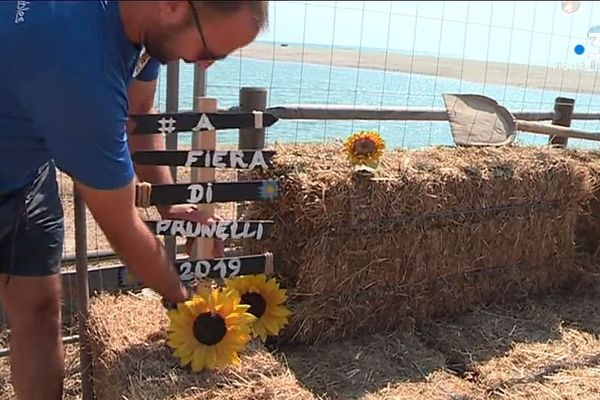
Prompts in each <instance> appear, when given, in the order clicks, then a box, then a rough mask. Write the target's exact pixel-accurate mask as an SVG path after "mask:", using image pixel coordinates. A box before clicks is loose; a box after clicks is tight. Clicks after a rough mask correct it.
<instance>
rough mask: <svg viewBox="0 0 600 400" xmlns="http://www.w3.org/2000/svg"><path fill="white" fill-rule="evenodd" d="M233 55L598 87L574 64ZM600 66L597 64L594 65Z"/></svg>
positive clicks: (535, 85)
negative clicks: (544, 64) (543, 64)
mask: <svg viewBox="0 0 600 400" xmlns="http://www.w3.org/2000/svg"><path fill="white" fill-rule="evenodd" d="M235 55H237V56H239V55H241V56H242V57H246V58H253V59H261V60H277V61H295V62H304V63H313V64H325V65H335V66H340V67H360V68H372V69H378V70H387V71H395V72H406V73H416V74H424V75H431V76H436V75H437V76H441V77H448V78H456V79H462V80H465V81H470V82H478V83H483V82H485V83H487V84H499V85H514V86H519V87H527V88H531V89H546V90H557V91H560V90H562V91H566V92H576V93H577V92H579V93H581V92H596V91H598V89H600V79H598V76H597V75H598V72H596V71H589V70H587V71H586V70H576V68H575V66H574V65H571V66H569V68H561V66H559V65H550V66H548V67H538V66H527V65H525V64H505V63H497V62H487V63H486V62H482V61H475V60H462V59H457V58H438V57H429V56H418V55H415V56H411V55H402V54H391V53H390V54H387V55H386V53H385V51H381V52H373V51H361V52H358V51H354V50H346V49H334V50H333V51H331V49H330V48H308V47H307V48H304V49H303V48H302V46H297V45H296V46H294V45H288V46H286V47H284V46H281V45H280V44H279V43H275V44H270V43H269V44H267V43H252V44H251V45H249V46H247V47H246V48H244V49H242V50H240V51H238V52H237V53H235ZM598 67H600V65H598Z"/></svg>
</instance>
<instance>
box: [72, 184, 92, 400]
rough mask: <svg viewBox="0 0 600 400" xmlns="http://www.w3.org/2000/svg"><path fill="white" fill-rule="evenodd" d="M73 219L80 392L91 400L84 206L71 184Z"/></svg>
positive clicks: (84, 399) (85, 398) (90, 355)
mask: <svg viewBox="0 0 600 400" xmlns="http://www.w3.org/2000/svg"><path fill="white" fill-rule="evenodd" d="M73 202H74V208H75V210H74V218H75V258H76V260H77V265H76V271H77V316H78V318H77V320H78V330H79V363H80V370H81V392H82V399H83V400H93V398H94V391H93V383H92V381H93V376H92V353H91V349H90V345H89V338H88V336H87V329H86V328H87V319H88V313H89V298H90V297H89V296H90V292H89V280H88V263H87V223H86V222H87V221H86V220H87V218H86V213H85V210H86V204H85V201H84V200H83V198H82V197H81V194H80V193H79V191H78V190H77V188H76V187H75V184H73Z"/></svg>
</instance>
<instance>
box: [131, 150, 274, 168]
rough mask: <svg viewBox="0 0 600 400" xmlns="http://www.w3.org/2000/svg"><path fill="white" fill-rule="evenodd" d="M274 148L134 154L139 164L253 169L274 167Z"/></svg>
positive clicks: (133, 156) (139, 152)
mask: <svg viewBox="0 0 600 400" xmlns="http://www.w3.org/2000/svg"><path fill="white" fill-rule="evenodd" d="M274 155H275V151H273V150H262V151H261V150H231V151H221V150H214V151H213V150H190V151H186V150H166V151H165V150H148V151H138V152H135V153H133V154H132V159H133V161H134V162H135V163H137V164H139V165H170V166H181V167H204V168H235V169H247V170H252V169H254V168H257V167H261V168H264V169H268V168H270V167H272V162H271V159H272V158H273V156H274Z"/></svg>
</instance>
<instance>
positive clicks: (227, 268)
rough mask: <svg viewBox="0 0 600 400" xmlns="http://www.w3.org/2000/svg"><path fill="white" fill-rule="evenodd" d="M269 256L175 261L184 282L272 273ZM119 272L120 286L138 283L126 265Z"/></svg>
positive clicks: (180, 277) (119, 268) (177, 270)
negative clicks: (132, 278)
mask: <svg viewBox="0 0 600 400" xmlns="http://www.w3.org/2000/svg"><path fill="white" fill-rule="evenodd" d="M269 256H271V255H270V254H268V253H267V254H258V255H251V256H239V257H223V258H214V259H205V260H180V261H176V262H175V263H174V267H175V269H176V272H177V274H178V275H179V279H180V280H181V281H182V282H184V283H189V282H192V281H193V280H194V279H204V278H208V279H225V278H233V277H236V276H242V275H258V274H263V273H270V272H269V271H268V266H267V263H268V262H269V261H268V258H269ZM271 257H272V256H271ZM271 262H272V261H271ZM271 267H272V266H271ZM117 274H118V281H119V286H120V287H131V286H136V285H137V282H136V281H133V280H131V279H130V275H129V271H128V270H127V268H126V267H124V266H122V267H121V266H120V267H118V270H117Z"/></svg>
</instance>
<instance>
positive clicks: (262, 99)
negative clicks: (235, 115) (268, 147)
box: [236, 87, 267, 219]
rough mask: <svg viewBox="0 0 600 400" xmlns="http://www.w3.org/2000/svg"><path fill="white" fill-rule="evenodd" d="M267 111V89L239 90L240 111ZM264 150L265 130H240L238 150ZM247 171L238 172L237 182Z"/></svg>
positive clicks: (241, 211) (238, 210) (238, 211)
mask: <svg viewBox="0 0 600 400" xmlns="http://www.w3.org/2000/svg"><path fill="white" fill-rule="evenodd" d="M266 109H267V89H265V88H256V87H243V88H241V89H240V111H242V112H252V111H265V110H266ZM264 148H265V128H262V129H254V128H240V129H239V134H238V149H239V150H262V149H264ZM247 173H248V171H238V172H237V180H238V181H243V180H244V179H246V174H247ZM244 207H245V204H244V203H238V204H237V207H236V215H237V218H238V219H240V218H242V215H243V214H244Z"/></svg>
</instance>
